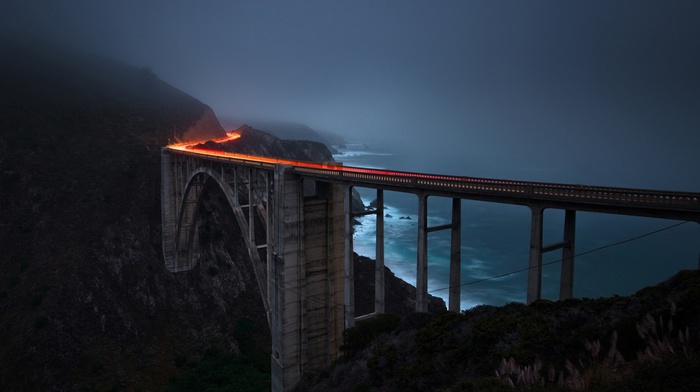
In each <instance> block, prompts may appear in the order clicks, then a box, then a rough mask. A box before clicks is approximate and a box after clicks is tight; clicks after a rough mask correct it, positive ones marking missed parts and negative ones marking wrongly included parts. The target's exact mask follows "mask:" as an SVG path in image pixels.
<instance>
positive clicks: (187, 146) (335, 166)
mask: <svg viewBox="0 0 700 392" xmlns="http://www.w3.org/2000/svg"><path fill="white" fill-rule="evenodd" d="M240 137H241V135H240V134H238V133H235V132H229V133H227V135H226V137H223V138H220V139H216V140H212V141H213V142H216V143H222V142H227V141H231V140H235V139H238V138H240ZM201 143H203V142H183V143H175V144H171V145H168V146H167V148H169V149H172V150H177V151H184V152H188V153H194V154H199V155H206V156H213V157H221V158H234V159H243V160H247V161H254V162H261V163H270V164H282V165H293V166H298V167H305V168H312V169H324V170H335V171H344V172H352V173H364V174H371V175H381V176H396V177H414V178H427V179H434V180H435V179H437V180H449V181H464V180H469V181H476V182H479V181H482V180H481V179H478V178H469V177H456V176H446V175H434V174H424V173H411V172H403V171H394V170H381V169H368V168H362V167H353V166H343V165H342V163H340V162H333V163H314V162H305V161H295V160H290V159H283V158H271V157H263V156H258V155H247V154H238V153H232V152H226V151H220V150H211V149H207V148H202V147H196V146H197V144H201ZM507 182H508V183H514V182H512V181H507Z"/></svg>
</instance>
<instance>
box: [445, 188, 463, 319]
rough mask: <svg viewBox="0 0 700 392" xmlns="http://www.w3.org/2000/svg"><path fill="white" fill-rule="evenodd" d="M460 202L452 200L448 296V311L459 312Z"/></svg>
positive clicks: (460, 262) (460, 281) (460, 267)
mask: <svg viewBox="0 0 700 392" xmlns="http://www.w3.org/2000/svg"><path fill="white" fill-rule="evenodd" d="M461 233H462V200H461V199H452V229H451V238H450V244H451V250H450V296H449V306H448V310H449V311H450V312H457V313H459V311H460V301H461V298H460V297H461V288H462V286H461V285H462V243H461V241H462V238H461V235H462V234H461Z"/></svg>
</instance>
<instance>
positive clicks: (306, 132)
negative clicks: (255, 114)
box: [221, 117, 345, 147]
mask: <svg viewBox="0 0 700 392" xmlns="http://www.w3.org/2000/svg"><path fill="white" fill-rule="evenodd" d="M221 122H222V123H223V125H224V126H225V127H226V128H227V129H234V128H238V127H240V126H241V125H244V124H247V125H250V126H251V127H253V128H255V129H258V130H261V131H263V132H268V133H271V134H273V135H275V136H277V137H278V138H280V139H285V140H308V141H313V142H320V143H323V144H325V145H326V146H327V147H332V146H334V145H339V144H344V143H345V139H344V138H343V137H342V136H340V135H337V134H334V133H332V132H326V131H317V130H314V129H312V128H311V127H309V126H308V125H305V124H300V123H295V122H289V121H275V120H263V119H243V118H235V117H222V118H221Z"/></svg>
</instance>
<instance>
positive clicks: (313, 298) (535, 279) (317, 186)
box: [161, 146, 700, 391]
mask: <svg viewBox="0 0 700 392" xmlns="http://www.w3.org/2000/svg"><path fill="white" fill-rule="evenodd" d="M161 158H162V159H161V169H162V187H161V209H162V228H163V255H164V258H165V265H166V267H167V268H168V270H170V271H172V272H178V271H185V270H188V269H190V268H192V267H193V265H194V262H195V261H196V259H197V254H198V251H199V244H198V235H197V227H196V220H197V214H198V210H199V206H200V202H201V196H202V192H203V190H204V185H205V183H207V181H213V182H215V183H216V184H217V186H218V187H220V188H221V189H222V191H223V192H224V194H225V195H226V198H227V200H228V202H229V205H230V207H231V209H232V210H233V212H234V214H235V216H236V220H237V222H238V225H239V226H240V229H241V233H242V234H243V236H244V237H245V241H246V245H247V248H248V254H249V256H250V259H251V262H252V263H253V267H254V270H255V276H256V279H257V283H258V285H259V287H260V292H261V295H262V303H263V305H264V308H265V312H266V315H267V320H268V323H269V325H270V331H271V334H272V358H271V371H272V390H273V391H287V390H291V389H293V388H294V387H295V386H296V385H297V383H298V382H299V380H300V378H301V376H302V375H303V374H304V373H313V372H316V371H319V370H322V369H324V368H326V367H327V366H328V365H330V363H331V362H332V361H333V360H334V359H336V358H337V357H338V355H339V349H340V346H341V344H342V332H343V330H344V328H348V327H351V326H353V325H354V324H355V322H356V321H358V320H361V319H363V318H367V317H372V316H374V315H376V314H379V313H383V312H384V306H385V302H384V298H385V297H384V294H385V292H384V275H383V274H384V211H383V205H384V203H383V192H384V191H397V192H407V193H413V194H416V195H417V197H418V233H417V238H416V240H417V248H418V255H417V260H416V282H415V285H416V311H417V312H425V311H427V304H428V302H427V287H428V246H427V244H428V241H427V239H428V233H430V232H433V231H438V230H449V231H450V232H451V238H452V240H451V257H450V290H449V301H448V302H449V304H448V308H449V310H451V311H459V310H460V303H459V301H460V278H461V277H460V264H461V255H460V249H461V244H460V231H461V222H460V220H461V200H462V199H469V200H481V201H489V202H496V203H504V204H517V205H524V206H528V207H529V208H530V210H531V212H532V219H531V229H530V254H529V260H530V261H529V267H530V269H529V272H528V286H527V302H528V303H530V302H532V301H534V300H536V299H539V298H540V294H541V281H542V254H543V253H545V252H549V251H553V250H558V249H561V250H562V256H563V257H562V259H563V262H562V269H561V287H560V298H562V299H564V298H570V297H571V296H572V295H573V281H574V244H575V227H576V224H575V220H576V212H577V211H590V212H600V213H613V214H623V215H635V216H645V217H658V218H668V219H677V220H686V221H695V222H700V193H690V192H671V191H656V190H641V189H628V188H615V187H597V186H582V185H569V184H552V183H537V182H525V181H510V180H499V179H485V178H473V177H459V176H445V175H435V174H424V173H409V172H401V171H388V170H376V169H366V168H356V167H347V166H342V165H339V164H335V163H333V164H314V163H308V162H297V161H290V160H284V159H277V158H265V157H257V156H247V155H238V154H231V153H224V152H221V151H210V150H202V149H195V148H192V147H188V146H168V147H164V148H163V149H162V152H161ZM353 187H363V188H373V189H376V191H377V208H376V210H372V211H368V212H363V213H358V214H356V213H353V212H352V208H351V199H352V197H351V194H352V189H353ZM430 196H439V197H447V198H451V199H452V220H451V222H450V223H449V224H446V225H442V226H436V227H429V226H428V224H427V222H428V197H430ZM547 208H552V209H560V210H565V211H566V213H565V224H564V233H563V240H562V241H561V242H558V243H555V244H549V245H544V244H543V243H542V231H543V230H542V229H543V224H544V222H543V211H544V210H545V209H547ZM362 214H376V216H377V219H376V225H377V227H376V232H377V241H376V242H377V252H376V254H377V256H376V258H377V260H376V270H375V271H376V273H375V311H374V313H372V314H369V315H364V316H361V317H356V315H355V307H354V283H353V279H354V272H353V237H352V221H353V218H354V217H356V216H358V215H362ZM259 226H262V227H263V228H264V230H259ZM256 227H258V229H256ZM263 232H264V233H265V234H264V235H261V234H260V233H263ZM256 233H258V234H257V235H256Z"/></svg>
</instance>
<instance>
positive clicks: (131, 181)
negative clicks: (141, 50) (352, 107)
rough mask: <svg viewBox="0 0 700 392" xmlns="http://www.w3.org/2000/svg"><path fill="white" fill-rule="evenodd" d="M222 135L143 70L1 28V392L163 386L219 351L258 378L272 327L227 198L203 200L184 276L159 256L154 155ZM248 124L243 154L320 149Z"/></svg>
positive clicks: (197, 108)
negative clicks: (197, 251) (197, 253)
mask: <svg viewBox="0 0 700 392" xmlns="http://www.w3.org/2000/svg"><path fill="white" fill-rule="evenodd" d="M221 133H222V129H221V126H220V125H219V123H218V120H216V117H215V116H214V114H213V113H212V112H211V109H210V108H209V107H207V105H205V104H203V103H202V102H200V101H198V100H197V99H195V98H192V97H190V96H189V95H187V94H185V93H183V92H181V91H179V90H177V89H176V88H174V87H172V86H170V85H168V84H166V83H164V82H163V81H161V80H159V79H158V78H157V76H156V75H155V74H154V73H153V72H152V71H151V70H150V69H148V68H134V67H131V66H127V65H124V64H120V63H118V62H115V61H112V60H109V59H103V58H96V57H94V56H92V55H90V54H87V53H83V52H80V51H76V50H74V49H71V48H57V47H54V46H51V45H47V44H45V43H43V42H39V41H36V40H32V39H28V38H26V37H10V36H9V35H7V34H2V35H0V314H2V317H0V330H2V331H3V333H2V334H0V364H2V366H0V389H2V390H9V391H12V390H17V391H19V390H26V391H68V390H126V391H135V390H148V391H158V390H165V389H166V388H167V387H168V385H169V383H170V380H171V378H172V377H175V376H178V375H180V374H182V373H183V372H184V371H185V370H186V369H188V368H189V366H190V364H194V363H199V362H200V361H201V360H202V359H206V358H208V357H209V356H211V355H212V353H216V352H223V353H233V354H237V355H242V356H244V357H245V358H246V363H245V364H244V366H243V372H244V373H245V374H247V375H251V374H256V375H262V376H261V377H262V378H263V379H264V373H265V372H268V371H269V363H270V362H269V347H270V344H269V339H270V335H269V331H268V327H267V322H266V320H265V316H264V314H263V311H262V304H261V300H260V293H259V290H258V288H257V287H256V284H254V283H251V282H255V279H254V273H253V271H252V268H251V266H250V262H249V260H248V256H247V252H246V251H245V246H244V244H243V242H242V240H241V235H240V232H239V231H238V228H237V225H235V224H234V223H233V222H235V219H234V217H233V216H232V212H231V211H230V209H229V208H225V207H222V206H226V202H225V200H224V199H223V198H224V196H223V194H221V193H217V192H216V191H212V192H210V193H208V194H207V195H206V197H205V200H204V202H203V205H202V207H201V208H202V214H201V219H200V221H199V222H198V225H200V227H201V228H202V230H200V234H201V238H200V240H201V241H200V243H201V245H202V248H203V254H202V257H201V258H200V260H199V261H198V263H197V265H196V266H195V267H194V268H193V269H192V270H191V271H187V272H181V273H177V274H172V273H170V272H168V271H167V270H166V269H165V267H164V262H163V258H162V254H161V234H160V148H161V147H162V146H164V145H166V144H168V143H169V142H173V141H175V140H182V139H185V138H197V139H200V138H201V139H202V140H206V139H210V138H216V137H218V136H220V135H221ZM245 133H246V135H247V136H246V139H247V138H248V137H249V136H250V138H251V140H250V141H251V145H250V146H249V147H246V148H252V147H251V146H252V145H254V144H256V143H263V144H258V146H259V147H260V148H262V149H261V150H249V152H251V153H263V152H266V153H270V154H278V153H282V152H283V151H287V152H289V150H293V151H292V152H293V154H304V157H305V158H304V159H306V158H308V159H311V160H326V159H327V158H328V156H329V153H328V150H327V149H320V148H317V147H318V146H317V144H314V143H306V142H295V143H293V144H286V142H282V141H278V140H273V139H269V138H268V136H265V135H262V134H259V133H258V132H256V131H254V130H246V132H245ZM246 139H244V140H246ZM265 143H269V144H265ZM294 156H299V155H294Z"/></svg>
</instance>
